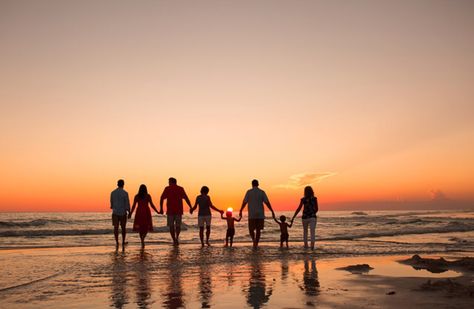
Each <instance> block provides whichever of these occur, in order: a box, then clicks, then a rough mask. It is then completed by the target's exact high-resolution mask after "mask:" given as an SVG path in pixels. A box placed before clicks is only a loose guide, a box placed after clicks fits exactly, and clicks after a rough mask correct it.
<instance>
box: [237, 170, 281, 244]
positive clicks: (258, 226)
mask: <svg viewBox="0 0 474 309" xmlns="http://www.w3.org/2000/svg"><path fill="white" fill-rule="evenodd" d="M247 204H248V205H249V211H248V216H249V233H250V237H252V242H253V247H254V248H257V247H258V242H259V241H260V234H261V231H262V230H263V227H264V222H265V211H264V209H263V204H265V205H266V206H267V207H268V209H270V211H271V212H272V217H273V218H275V212H274V211H273V209H272V206H271V205H270V201H268V197H267V194H266V193H265V191H263V190H261V189H260V188H259V187H258V180H256V179H254V180H252V189H250V190H248V191H247V193H246V194H245V197H244V200H243V202H242V207H241V208H240V213H239V215H240V217H242V211H243V210H244V208H245V206H246V205H247Z"/></svg>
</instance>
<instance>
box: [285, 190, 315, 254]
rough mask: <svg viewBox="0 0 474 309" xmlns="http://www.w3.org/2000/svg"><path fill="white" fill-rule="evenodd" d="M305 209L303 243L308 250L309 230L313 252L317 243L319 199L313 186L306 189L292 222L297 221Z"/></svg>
mask: <svg viewBox="0 0 474 309" xmlns="http://www.w3.org/2000/svg"><path fill="white" fill-rule="evenodd" d="M302 207H303V216H302V221H303V241H304V247H305V248H308V228H309V230H310V234H311V250H314V243H315V241H316V222H317V216H316V214H317V213H318V199H317V198H316V196H314V191H313V188H311V186H306V187H305V188H304V196H303V197H302V198H301V200H300V204H299V206H298V209H296V211H295V214H294V215H293V218H292V219H291V222H293V220H294V219H295V217H296V216H297V215H298V213H299V212H300V210H301V208H302Z"/></svg>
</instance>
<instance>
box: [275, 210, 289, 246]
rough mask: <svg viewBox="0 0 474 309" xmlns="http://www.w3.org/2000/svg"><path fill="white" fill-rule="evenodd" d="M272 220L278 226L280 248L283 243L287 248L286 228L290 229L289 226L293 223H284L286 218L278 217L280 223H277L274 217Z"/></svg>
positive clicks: (287, 236)
mask: <svg viewBox="0 0 474 309" xmlns="http://www.w3.org/2000/svg"><path fill="white" fill-rule="evenodd" d="M274 219H275V222H276V223H278V225H279V226H280V232H281V235H280V248H282V247H283V243H284V242H286V247H287V248H288V238H289V234H288V228H291V226H292V225H293V221H291V223H290V224H288V223H286V216H280V221H278V220H277V218H276V217H274Z"/></svg>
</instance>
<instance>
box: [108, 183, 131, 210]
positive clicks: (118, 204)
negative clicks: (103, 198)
mask: <svg viewBox="0 0 474 309" xmlns="http://www.w3.org/2000/svg"><path fill="white" fill-rule="evenodd" d="M110 208H111V209H112V213H113V214H114V215H118V216H123V215H126V214H127V211H130V200H129V199H128V193H127V191H125V190H124V189H123V188H120V187H119V188H117V189H115V190H114V191H112V193H110Z"/></svg>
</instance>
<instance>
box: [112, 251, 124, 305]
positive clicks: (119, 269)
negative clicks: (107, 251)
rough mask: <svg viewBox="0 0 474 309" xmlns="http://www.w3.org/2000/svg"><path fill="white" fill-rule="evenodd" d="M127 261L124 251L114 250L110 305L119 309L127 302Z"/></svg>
mask: <svg viewBox="0 0 474 309" xmlns="http://www.w3.org/2000/svg"><path fill="white" fill-rule="evenodd" d="M126 286H127V263H126V261H125V256H124V253H123V252H122V253H119V252H118V251H115V252H114V253H113V254H112V284H111V287H112V291H111V296H110V300H111V301H112V303H111V305H110V306H111V307H114V308H117V309H121V308H123V307H124V306H125V305H126V304H128V295H127V289H126Z"/></svg>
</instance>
